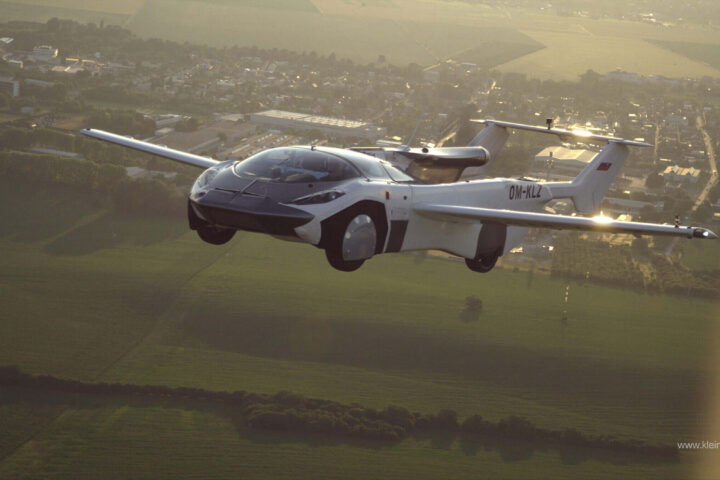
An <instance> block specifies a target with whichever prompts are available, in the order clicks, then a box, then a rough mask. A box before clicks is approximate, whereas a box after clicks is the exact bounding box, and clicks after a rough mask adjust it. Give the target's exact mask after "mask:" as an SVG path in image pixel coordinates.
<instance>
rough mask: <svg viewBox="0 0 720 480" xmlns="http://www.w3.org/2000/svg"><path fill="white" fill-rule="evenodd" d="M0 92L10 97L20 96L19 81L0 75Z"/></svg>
mask: <svg viewBox="0 0 720 480" xmlns="http://www.w3.org/2000/svg"><path fill="white" fill-rule="evenodd" d="M0 93H5V94H6V95H9V96H11V97H19V96H20V82H18V81H17V80H13V79H12V78H8V77H0Z"/></svg>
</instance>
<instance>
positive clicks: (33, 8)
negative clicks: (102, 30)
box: [0, 0, 142, 25]
mask: <svg viewBox="0 0 720 480" xmlns="http://www.w3.org/2000/svg"><path fill="white" fill-rule="evenodd" d="M141 3H142V2H140V1H139V0H130V1H128V2H113V1H112V0H100V1H93V2H84V1H82V0H30V1H22V2H12V1H0V11H2V18H3V21H5V22H7V21H11V20H25V21H34V22H46V21H48V20H49V19H51V18H53V17H57V18H62V19H72V20H75V21H78V22H81V23H88V22H93V23H95V24H96V25H98V24H99V23H100V21H101V20H102V21H104V22H105V24H108V25H109V24H123V23H124V22H125V21H126V20H127V18H128V17H129V16H130V15H132V13H134V12H135V9H137V7H138V5H139V4H141Z"/></svg>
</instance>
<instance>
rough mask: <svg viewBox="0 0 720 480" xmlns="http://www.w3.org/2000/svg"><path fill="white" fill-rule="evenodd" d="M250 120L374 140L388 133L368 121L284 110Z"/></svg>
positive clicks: (259, 115) (261, 113)
mask: <svg viewBox="0 0 720 480" xmlns="http://www.w3.org/2000/svg"><path fill="white" fill-rule="evenodd" d="M250 122H252V123H254V124H256V125H262V126H264V127H267V128H275V129H293V130H319V131H321V132H323V133H326V134H328V135H335V136H341V137H357V138H364V139H367V140H370V141H372V142H374V141H376V140H377V139H378V138H382V137H384V136H385V133H386V130H385V128H383V127H376V126H374V125H370V124H369V123H367V122H360V121H356V120H343V119H341V118H332V117H324V116H321V115H312V114H307V113H295V112H286V111H282V110H266V111H264V112H258V113H253V114H251V115H250Z"/></svg>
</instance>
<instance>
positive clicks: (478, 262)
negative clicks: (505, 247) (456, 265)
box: [465, 251, 500, 273]
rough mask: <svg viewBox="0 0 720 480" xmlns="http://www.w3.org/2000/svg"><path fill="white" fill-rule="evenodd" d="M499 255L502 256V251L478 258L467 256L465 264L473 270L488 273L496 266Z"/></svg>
mask: <svg viewBox="0 0 720 480" xmlns="http://www.w3.org/2000/svg"><path fill="white" fill-rule="evenodd" d="M498 257H500V251H497V252H495V253H494V254H492V255H487V256H484V257H478V258H477V259H472V258H466V259H465V265H467V267H468V268H469V269H470V270H472V271H473V272H480V273H487V272H489V271H490V270H492V269H493V267H495V264H496V263H497V260H498Z"/></svg>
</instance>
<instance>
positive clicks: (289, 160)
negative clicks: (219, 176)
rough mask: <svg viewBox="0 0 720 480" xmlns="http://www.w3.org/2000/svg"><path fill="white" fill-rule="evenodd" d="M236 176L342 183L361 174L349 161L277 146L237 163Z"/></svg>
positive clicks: (305, 150)
mask: <svg viewBox="0 0 720 480" xmlns="http://www.w3.org/2000/svg"><path fill="white" fill-rule="evenodd" d="M234 172H235V174H236V175H239V176H241V177H246V178H259V179H263V180H270V181H272V182H285V183H299V182H338V181H342V180H348V179H350V178H356V177H359V176H360V174H359V172H358V171H357V170H356V169H355V168H353V166H352V165H350V164H349V163H348V162H346V161H344V160H343V159H341V158H338V157H336V156H334V155H330V154H327V153H324V152H320V151H318V150H311V149H309V148H273V149H270V150H266V151H264V152H262V153H259V154H257V155H254V156H252V157H250V158H248V159H247V160H244V161H242V162H239V163H237V164H235V167H234Z"/></svg>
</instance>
